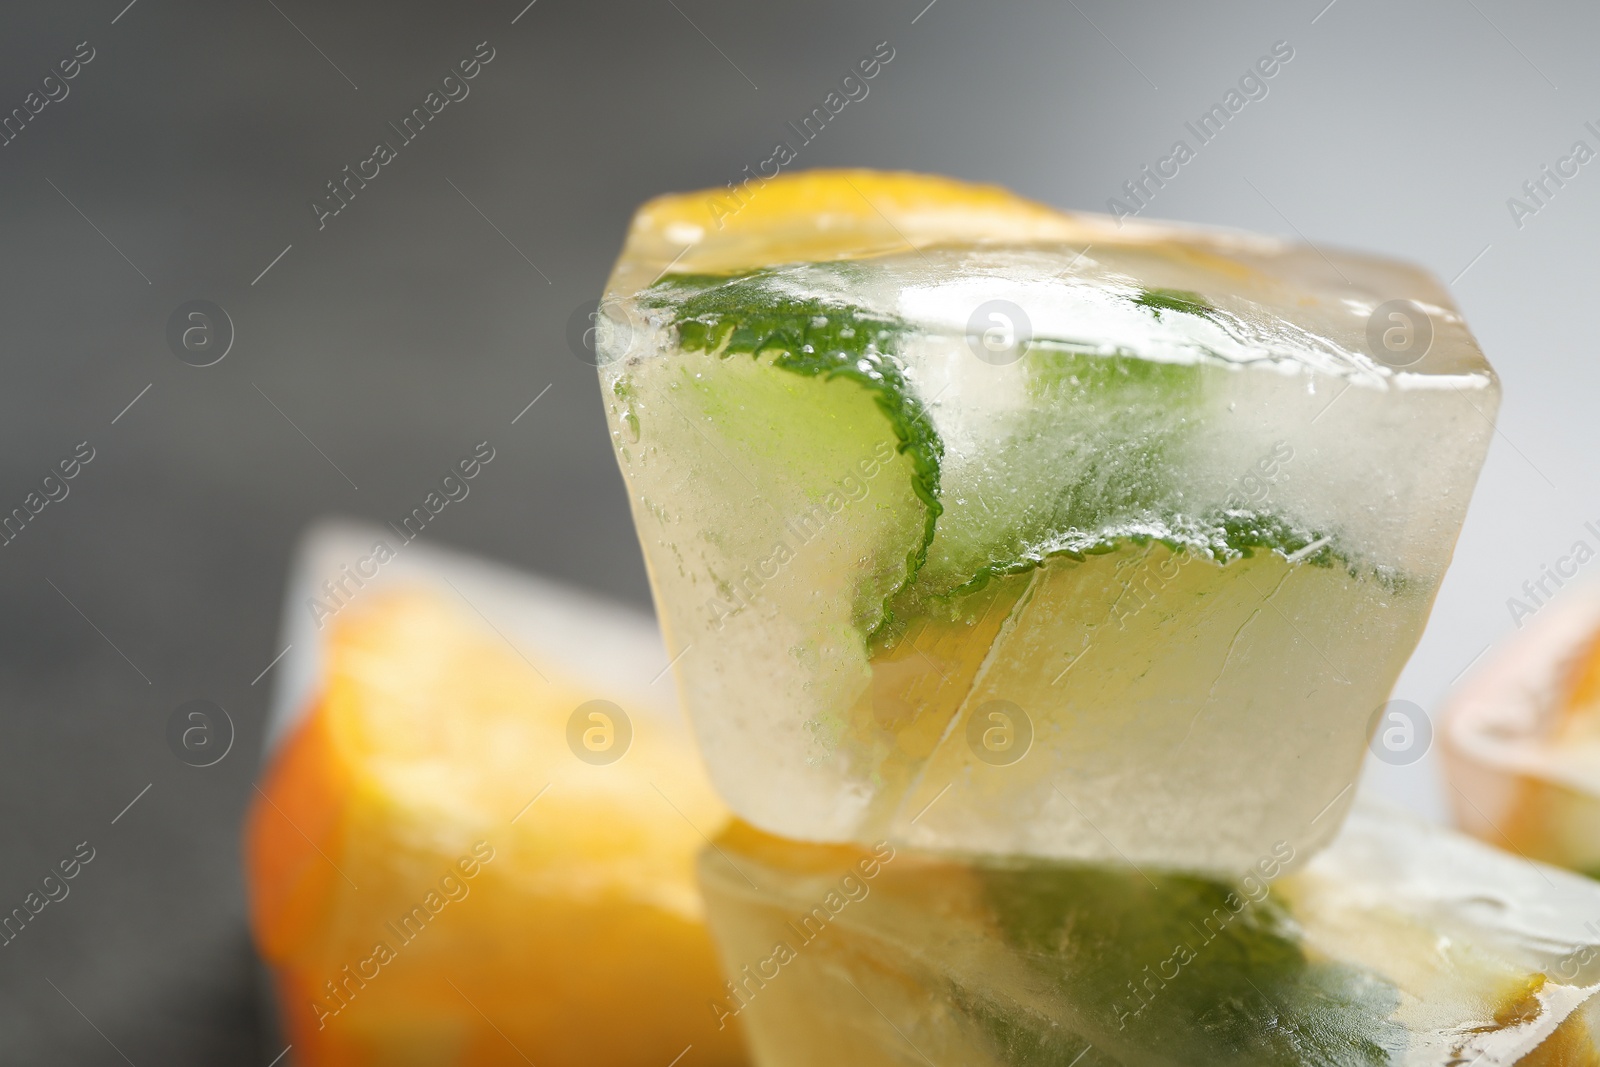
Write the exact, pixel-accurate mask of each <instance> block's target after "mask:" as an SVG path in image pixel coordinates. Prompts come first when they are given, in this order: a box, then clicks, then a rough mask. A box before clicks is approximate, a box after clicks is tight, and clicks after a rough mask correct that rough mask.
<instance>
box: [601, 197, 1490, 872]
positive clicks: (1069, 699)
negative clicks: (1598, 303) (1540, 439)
mask: <svg viewBox="0 0 1600 1067" xmlns="http://www.w3.org/2000/svg"><path fill="white" fill-rule="evenodd" d="M725 196H726V194H725V193H721V192H717V191H713V192H709V193H700V194H686V195H682V196H673V197H666V198H662V199H660V200H656V201H652V202H651V203H649V204H646V205H645V206H644V207H643V208H641V209H640V211H639V213H638V215H637V217H636V218H635V220H634V224H633V229H632V231H631V232H630V234H629V237H628V241H627V245H626V247H625V248H624V250H623V253H622V256H621V259H620V260H619V262H618V264H617V267H616V270H615V272H614V274H613V276H612V279H611V282H610V284H609V287H608V289H607V293H606V298H605V302H604V305H603V308H602V311H603V314H602V315H601V317H600V319H599V323H600V330H599V337H600V342H599V347H598V353H599V359H600V363H601V370H600V373H601V382H602V386H603V389H604V393H605V399H606V403H607V409H608V415H609V418H610V423H611V428H612V432H613V437H614V441H615V445H616V451H617V456H618V460H619V462H620V464H621V468H622V472H623V475H624V478H625V480H626V482H627V486H628V489H629V493H630V496H631V500H632V506H633V514H634V519H635V522H636V525H637V527H638V532H639V537H640V541H641V542H642V544H643V546H644V554H645V559H646V562H647V564H648V567H649V572H650V577H651V582H652V585H653V588H654V592H655V597H656V603H657V606H658V609H659V612H660V615H661V616H662V619H663V622H664V627H665V631H666V634H667V638H668V642H669V645H670V649H669V651H670V652H671V654H672V655H673V657H674V664H675V667H674V670H675V672H676V675H677V679H678V683H679V687H680V693H681V697H682V701H683V704H684V705H685V707H686V709H687V711H688V712H689V714H690V717H691V719H692V720H693V724H694V727H695V731H696V735H697V737H698V739H699V742H700V746H701V749H702V751H703V753H704V754H705V756H706V759H707V762H708V764H709V767H710V770H711V774H712V777H713V780H714V781H715V783H716V785H717V787H718V789H719V790H720V792H721V793H722V795H723V796H724V798H725V799H726V800H727V801H728V803H729V804H730V806H731V807H732V808H733V809H734V810H735V811H736V812H737V813H738V814H739V815H741V816H742V817H744V818H745V819H747V820H749V821H750V822H752V823H753V824H755V825H757V826H759V827H761V828H762V829H765V830H768V831H770V832H773V833H778V834H782V835H785V836H789V837H794V838H799V839H805V840H815V841H864V840H875V839H877V838H879V837H887V838H889V839H891V840H894V841H898V842H904V843H908V844H912V845H915V846H918V847H925V848H937V849H949V850H957V851H964V852H975V853H976V852H984V853H1024V854H1030V855H1036V856H1056V857H1077V858H1098V859H1113V860H1114V859H1122V858H1126V859H1129V860H1132V861H1133V862H1138V863H1159V864H1162V865H1165V866H1172V867H1185V868H1191V869H1199V870H1213V871H1219V870H1230V869H1235V868H1238V867H1240V866H1241V865H1244V864H1248V863H1249V862H1251V859H1252V857H1254V856H1256V855H1259V854H1260V852H1261V851H1262V849H1263V848H1264V847H1266V846H1267V845H1269V844H1270V843H1271V842H1272V841H1274V840H1277V839H1279V838H1281V837H1287V836H1295V835H1303V834H1305V833H1306V832H1307V828H1308V827H1311V831H1310V832H1311V836H1310V837H1309V838H1306V839H1305V844H1304V848H1303V852H1305V853H1309V852H1310V851H1312V850H1313V849H1314V848H1315V846H1316V845H1317V844H1318V843H1319V842H1320V841H1321V840H1325V839H1326V837H1327V836H1328V835H1330V834H1332V833H1333V832H1334V830H1335V829H1336V828H1337V826H1338V823H1339V819H1340V817H1341V816H1342V813H1343V810H1344V805H1345V804H1347V803H1348V794H1347V791H1346V787H1347V786H1348V785H1349V784H1350V783H1351V781H1352V780H1353V779H1354V776H1355V774H1356V771H1357V768H1358V766H1359V764H1360V761H1361V756H1362V753H1363V748H1364V746H1365V744H1366V741H1367V738H1368V734H1369V723H1370V721H1371V719H1372V716H1373V713H1374V712H1375V710H1376V709H1377V708H1378V707H1379V706H1380V705H1381V704H1382V702H1383V700H1384V698H1385V697H1386V695H1387V694H1388V692H1389V689H1390V687H1391V686H1392V684H1393V682H1394V679H1395V677H1396V675H1397V674H1398V672H1399V670H1400V668H1401V667H1402V665H1403V664H1404V663H1405V661H1406V659H1407V657H1408V656H1409V655H1410V653H1411V651H1412V648H1413V647H1414V645H1415V643H1416V641H1417V638H1418V636H1419V635H1420V632H1421V629H1422V626H1423V623H1424V621H1425V619H1426V617H1427V614H1428V610H1429V608H1430V606H1431V604H1432V601H1433V597H1434V594H1435V591H1436V590H1437V588H1438V583H1439V580H1440V576H1441V575H1442V573H1443V570H1444V568H1445V566H1446V564H1447V562H1448V560H1449V557H1450V553H1451V551H1452V548H1453V546H1454V543H1455V538H1456V534H1457V532H1458V529H1459V527H1460V523H1461V520H1462V516H1463V513H1464V511H1465V508H1466V504H1467V498H1468V496H1469V495H1470V493H1471V489H1472V485H1473V483H1474V480H1475V478H1476V475H1477V471H1478V468H1479V465H1480V463H1481V461H1482V458H1483V454H1484V451H1485V449H1486V447H1487V442H1488V439H1489V437H1490V434H1491V433H1492V425H1493V423H1492V420H1493V417H1494V414H1495V409H1496V405H1497V400H1498V384H1497V381H1496V379H1495V377H1494V374H1493V372H1492V371H1491V370H1490V368H1489V366H1488V364H1487V363H1486V362H1485V361H1484V359H1483V356H1482V354H1481V353H1480V352H1479V350H1478V348H1477V346H1476V344H1475V343H1474V342H1473V340H1472V338H1471V336H1470V335H1469V334H1468V332H1467V330H1466V328H1465V326H1464V325H1463V324H1462V322H1461V319H1460V316H1459V315H1458V314H1457V313H1456V311H1455V310H1454V309H1453V307H1452V305H1451V303H1450V299H1449V297H1448V295H1447V294H1446V293H1445V292H1444V290H1443V289H1442V288H1441V287H1440V286H1439V285H1438V284H1437V283H1436V282H1434V281H1433V280H1432V279H1431V278H1430V277H1428V276H1427V275H1426V274H1425V273H1423V272H1421V271H1419V270H1416V269H1414V268H1411V267H1407V266H1404V265H1399V264H1395V263H1391V262H1389V261H1385V260H1377V259H1370V258H1366V257H1361V256H1355V255H1350V254H1345V253H1335V252H1329V251H1327V250H1319V249H1315V248H1311V247H1309V246H1306V245H1299V244H1290V243H1285V242H1282V241H1278V240H1273V239H1269V238H1261V237H1252V236H1245V235H1239V234H1231V233H1219V232H1213V231H1203V230H1195V229H1188V228H1179V227H1168V226H1155V225H1150V224H1143V223H1141V224H1137V225H1135V224H1132V223H1130V224H1128V225H1127V226H1125V227H1123V228H1121V229H1119V228H1118V227H1117V226H1116V225H1114V224H1113V223H1112V222H1111V220H1109V219H1103V218H1099V217H1095V216H1080V215H1066V214H1061V213H1058V212H1054V211H1051V210H1049V209H1047V208H1043V207H1040V206H1038V205H1035V204H1031V203H1029V202H1027V201H1023V200H1021V199H1018V198H1015V197H1012V196H1010V195H1009V194H1006V193H1004V192H1002V191H1000V190H996V189H993V188H990V187H982V186H970V185H965V184H962V183H957V182H952V181H947V180H943V179H934V178H923V177H916V176H908V175H885V174H876V173H872V172H863V171H848V172H811V173H802V174H798V175H795V176H791V177H784V178H779V179H775V180H773V181H771V182H768V183H766V184H764V185H761V186H760V187H759V188H757V189H754V190H746V193H745V196H744V202H743V203H742V204H741V205H740V206H739V207H738V210H737V211H733V212H731V213H729V211H728V210H726V209H727V208H728V207H729V205H728V204H727V203H725V202H723V201H722V200H719V199H718V198H719V197H725ZM713 208H717V209H718V210H716V211H713V210H712V209H713ZM712 215H715V216H716V218H717V220H718V226H720V228H714V227H712V226H711V224H710V218H711V216H712ZM684 242H688V243H687V244H685V243H684ZM1375 353H1376V354H1375ZM1380 357H1381V358H1380ZM1330 805H1331V806H1332V807H1331V808H1330ZM1318 835H1320V837H1319V836H1318Z"/></svg>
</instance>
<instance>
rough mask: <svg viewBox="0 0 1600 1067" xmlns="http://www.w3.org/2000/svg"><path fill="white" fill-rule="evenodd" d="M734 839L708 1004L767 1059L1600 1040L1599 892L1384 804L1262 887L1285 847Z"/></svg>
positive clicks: (712, 853)
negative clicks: (1202, 850)
mask: <svg viewBox="0 0 1600 1067" xmlns="http://www.w3.org/2000/svg"><path fill="white" fill-rule="evenodd" d="M717 845H718V848H717V849H716V850H712V849H707V850H705V851H704V852H703V853H702V855H701V863H700V876H701V883H702V886H703V888H704V889H705V891H706V894H707V900H708V907H709V909H710V917H711V921H712V927H713V931H714V933H715V934H716V936H717V940H718V943H719V947H720V949H721V952H722V958H723V963H724V969H725V971H726V972H727V973H728V974H729V975H731V976H732V981H731V982H730V983H729V986H728V990H727V996H726V997H725V998H723V999H722V1000H721V1001H719V1002H718V1004H717V1009H718V1010H719V1011H720V1012H725V1013H726V1014H727V1015H728V1016H729V1017H733V1018H737V1019H739V1020H740V1021H741V1022H742V1023H743V1024H744V1025H745V1027H746V1031H747V1032H748V1033H749V1034H750V1035H751V1039H752V1041H753V1044H754V1047H755V1050H756V1052H757V1055H758V1057H759V1058H760V1059H761V1062H763V1063H766V1064H770V1065H772V1067H785V1065H787V1064H809V1063H820V1062H827V1063H836V1064H840V1065H841V1067H846V1065H853V1064H857V1063H860V1064H869V1063H870V1064H887V1063H893V1064H898V1063H906V1064H912V1063H927V1062H934V1063H967V1064H973V1065H982V1064H997V1065H998V1064H1011V1065H1032V1064H1067V1063H1076V1064H1079V1067H1083V1065H1089V1067H1106V1065H1113V1064H1115V1065H1121V1067H1143V1065H1156V1064H1161V1065H1166V1064H1183V1065H1186V1067H1198V1065H1217V1067H1222V1065H1239V1067H1245V1065H1249V1067H1259V1065H1262V1064H1274V1065H1278V1064H1284V1065H1288V1064H1307V1065H1310V1064H1318V1065H1326V1064H1339V1065H1346V1064H1349V1065H1355V1064H1362V1065H1376V1064H1406V1065H1412V1067H1445V1065H1457V1067H1459V1065H1463V1064H1468V1063H1475V1064H1479V1065H1480V1067H1489V1065H1496V1067H1499V1065H1508V1064H1513V1063H1519V1062H1529V1063H1532V1062H1537V1063H1541V1064H1579V1063H1588V1062H1592V1059H1593V1057H1594V1055H1595V1050H1594V1045H1593V1038H1592V1033H1593V1029H1594V1026H1595V1024H1596V1023H1597V1022H1600V1005H1597V1001H1596V997H1595V993H1596V992H1597V991H1600V984H1597V983H1600V965H1597V963H1596V960H1597V957H1600V935H1597V934H1596V933H1595V930H1594V927H1593V922H1594V920H1596V919H1597V918H1600V887H1597V886H1596V885H1595V884H1594V883H1593V882H1591V881H1589V880H1587V879H1584V878H1579V877H1576V876H1573V875H1570V874H1567V873H1565V872H1562V871H1558V870H1555V869H1553V868H1546V867H1542V866H1535V865H1533V864H1530V863H1527V862H1525V861H1522V860H1520V859H1517V858H1516V857H1513V856H1511V855H1509V854H1507V853H1504V852H1499V851H1497V850H1493V849H1490V848H1487V847H1485V846H1482V845H1479V844H1477V843H1475V842H1473V841H1471V840H1470V839H1468V838H1466V837H1464V836H1462V835H1459V834H1455V833H1453V832H1450V831H1445V830H1441V829H1438V828H1434V827H1428V826H1426V825H1423V824H1421V823H1418V822H1415V821H1413V820H1411V819H1410V818H1409V817H1407V816H1403V815H1399V814H1397V813H1394V812H1392V811H1388V810H1384V809H1375V808H1360V809H1358V810H1357V811H1356V812H1355V813H1354V815H1353V816H1352V817H1351V819H1350V820H1349V822H1348V823H1347V824H1346V826H1345V828H1344V830H1343V831H1342V832H1341V834H1340V836H1339V837H1338V838H1337V839H1336V841H1335V842H1334V843H1333V844H1332V845H1331V846H1330V847H1329V848H1328V849H1327V850H1326V851H1324V852H1322V853H1321V854H1320V855H1318V856H1317V857H1316V858H1315V859H1313V860H1312V861H1311V862H1310V863H1309V864H1308V865H1306V866H1305V867H1303V868H1302V869H1301V870H1300V871H1298V872H1297V873H1295V874H1292V875H1290V876H1288V877H1286V878H1282V879H1280V880H1278V881H1276V882H1272V883H1271V884H1270V885H1269V884H1268V881H1267V879H1268V878H1269V877H1271V876H1272V875H1274V874H1277V873H1278V872H1279V871H1281V869H1282V867H1283V865H1284V864H1285V863H1286V862H1288V861H1289V860H1290V859H1292V854H1293V851H1294V850H1293V848H1292V846H1282V845H1280V847H1279V848H1278V849H1277V850H1275V851H1274V852H1270V853H1268V854H1265V855H1264V856H1263V857H1261V859H1260V860H1259V861H1258V863H1257V864H1256V866H1255V868H1254V869H1252V871H1251V872H1250V873H1249V874H1248V875H1243V876H1240V877H1238V878H1234V879H1228V880H1225V881H1211V880H1206V879H1200V878H1193V877H1185V876H1178V875H1172V874H1166V873H1162V872H1159V871H1156V870H1154V869H1148V870H1143V871H1140V870H1134V869H1131V868H1128V867H1116V866H1086V865H1074V864H1052V863H1046V862H1040V861H1021V860H1012V861H1007V860H988V861H976V862H974V863H971V864H962V863H959V862H956V861H951V860H947V859H939V858H935V857H932V856H930V855H928V854H925V853H917V852H913V851H910V850H899V851H896V850H894V849H892V848H890V847H889V846H884V845H880V846H878V848H877V849H876V850H873V851H867V850H863V851H860V852H855V851H850V850H837V849H835V850H824V849H820V848H816V847H811V846H804V845H799V844H796V843H792V842H785V841H780V840H778V839H775V838H763V837H758V836H756V835H753V834H751V833H749V832H748V831H745V832H739V831H733V832H730V833H729V834H727V835H725V836H724V837H723V838H722V839H721V840H719V841H718V843H717ZM1586 924H1588V925H1586ZM817 1018H827V1019H828V1020H829V1021H830V1025H829V1026H827V1027H818V1026H816V1025H815V1024H814V1020H815V1019H817ZM1536 1050H1537V1051H1536ZM1530 1056H1532V1057H1533V1058H1531V1059H1530V1058H1528V1057H1530Z"/></svg>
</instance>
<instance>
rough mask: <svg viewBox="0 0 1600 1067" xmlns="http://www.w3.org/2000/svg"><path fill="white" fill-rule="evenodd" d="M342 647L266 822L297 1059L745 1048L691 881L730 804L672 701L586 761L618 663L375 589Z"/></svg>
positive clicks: (483, 1059)
mask: <svg viewBox="0 0 1600 1067" xmlns="http://www.w3.org/2000/svg"><path fill="white" fill-rule="evenodd" d="M356 608H360V609H361V610H359V611H357V610H356ZM326 663H327V675H326V678H325V681H324V685H323V696H322V698H321V700H320V702H319V703H318V705H317V706H316V708H315V709H314V710H313V711H312V712H311V713H310V714H309V715H308V717H307V718H306V720H305V721H304V722H303V723H302V724H301V725H300V727H299V728H298V730H297V731H296V733H295V734H294V735H293V736H292V738H291V739H290V740H289V741H288V742H287V744H286V745H285V747H284V748H283V749H282V750H281V751H280V752H279V754H278V755H277V757H276V758H275V760H274V761H273V763H272V765H271V767H270V768H269V769H268V771H267V773H266V775H265V776H264V778H263V781H262V784H261V787H260V794H259V795H258V796H257V798H256V803H255V804H254V805H253V806H252V808H251V811H250V814H249V818H248V826H247V830H246V862H247V867H248V883H249V890H250V898H251V922H252V927H253V930H254V933H255V938H256V942H257V945H258V946H259V948H260V951H261V954H262V956H263V957H264V958H265V959H266V960H267V961H268V963H269V964H270V965H271V966H272V967H273V969H274V972H275V976H276V982H277V987H278V992H279V1007H280V1011H281V1014H282V1016H283V1019H284V1023H285V1027H286V1029H287V1035H286V1036H287V1039H288V1040H289V1041H291V1042H292V1043H293V1044H294V1046H295V1054H296V1056H297V1057H298V1062H300V1063H303V1064H309V1065H334V1064H338V1065H350V1067H355V1065H366V1064H372V1065H379V1064H382V1065H384V1067H390V1065H395V1064H410V1063H418V1064H421V1063H427V1064H435V1065H438V1064H456V1065H485V1064H501V1063H505V1064H522V1063H525V1062H528V1061H532V1062H534V1063H537V1064H539V1065H540V1067H562V1065H568V1064H571V1065H579V1064H583V1065H605V1064H625V1063H626V1064H633V1063H660V1064H665V1063H668V1062H671V1061H672V1060H673V1058H674V1057H676V1056H678V1055H679V1054H680V1053H681V1052H682V1051H683V1050H684V1049H685V1047H686V1046H690V1045H692V1046H693V1047H694V1056H695V1062H696V1063H699V1064H728V1065H732V1064H738V1063H742V1062H743V1054H742V1050H741V1048H740V1046H739V1043H738V1036H737V1033H736V1032H735V1031H734V1030H733V1029H724V1030H718V1029H716V1028H715V1027H714V1026H713V1025H712V1024H713V1022H714V1019H713V1017H712V1016H711V1014H710V1013H709V1011H708V1010H707V1007H706V1005H707V1003H708V1002H709V1001H711V1000H712V999H714V998H715V997H717V996H718V995H720V993H721V977H720V974H719V972H718V968H717V965H716V960H715V955H714V952H713V949H712V945H711V942H710V939H709V937H708V935H707V932H706V927H705V923H704V918H703V914H702V906H701V903H700V897H699V893H698V891H697V889H696V887H695V883H694V877H693V864H694V855H695V852H696V850H697V849H698V848H699V847H700V846H701V845H702V844H703V840H704V839H703V837H702V836H701V835H702V832H704V833H706V834H712V833H716V832H717V831H718V829H719V828H720V827H721V826H722V824H723V823H724V822H725V821H726V818H727V816H726V812H725V811H724V809H723V808H722V806H721V804H720V802H719V801H718V800H717V799H716V797H715V796H714V795H713V793H712V792H711V790H710V787H709V785H708V784H707V783H706V781H705V780H704V775H703V772H702V771H701V769H700V766H699V763H698V758H697V756H696V755H695V753H694V752H693V750H692V749H691V748H690V747H689V744H688V741H687V739H686V738H685V737H684V736H682V734H681V732H680V730H679V728H678V727H677V726H676V724H675V722H674V721H673V720H672V719H671V718H670V717H669V716H668V715H667V714H666V713H664V712H662V711H661V710H660V709H653V708H644V707H633V708H625V709H623V711H624V715H625V716H626V719H627V722H628V723H629V724H630V725H631V729H632V737H631V741H629V742H628V747H627V748H626V750H625V754H624V755H623V756H622V757H621V758H620V759H617V760H616V761H614V762H610V763H604V764H597V763H592V762H586V761H584V760H582V759H579V758H578V756H577V755H576V754H575V752H574V750H573V749H571V748H569V744H568V720H569V718H570V717H571V716H572V714H573V712H574V709H576V708H577V707H578V706H579V705H581V704H584V703H586V702H587V701H589V700H591V699H594V698H603V697H604V696H605V692H604V686H605V679H588V680H578V679H570V678H564V677H561V676H560V675H559V673H557V671H555V670H554V669H552V667H551V666H550V665H544V666H543V667H541V668H539V669H536V668H535V666H534V665H533V664H530V663H529V662H527V661H526V660H524V659H523V658H522V656H521V655H520V654H519V653H518V652H517V651H515V650H513V648H512V647H511V646H510V645H508V644H507V643H506V641H505V640H504V639H503V638H502V637H500V636H499V635H498V634H496V633H495V632H493V631H492V630H488V629H487V628H483V627H481V626H480V625H479V624H478V623H477V620H476V619H474V618H471V617H467V616H464V615H463V614H462V613H461V612H458V611H456V610H455V609H454V608H453V607H451V606H447V605H445V604H442V603H440V602H439V601H436V600H434V599H432V598H431V597H428V596H423V595H419V594H399V595H396V594H390V595H388V596H386V597H383V598H381V599H380V598H378V597H376V596H374V598H373V599H372V600H371V601H370V602H369V603H367V604H362V605H356V606H355V607H352V609H351V611H349V612H347V613H345V614H344V615H342V616H341V617H340V619H339V621H338V623H337V625H336V626H335V629H334V630H333V633H332V637H331V638H330V639H329V643H328V647H327V656H326ZM541 671H542V674H543V677H541V673H540V672H541ZM612 730H613V733H612V739H613V742H615V740H616V738H617V737H620V736H622V735H623V733H624V732H625V731H623V730H622V729H621V728H620V726H619V725H618V724H617V723H612ZM534 798H537V800H535V799H534ZM530 802H532V803H530Z"/></svg>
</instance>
